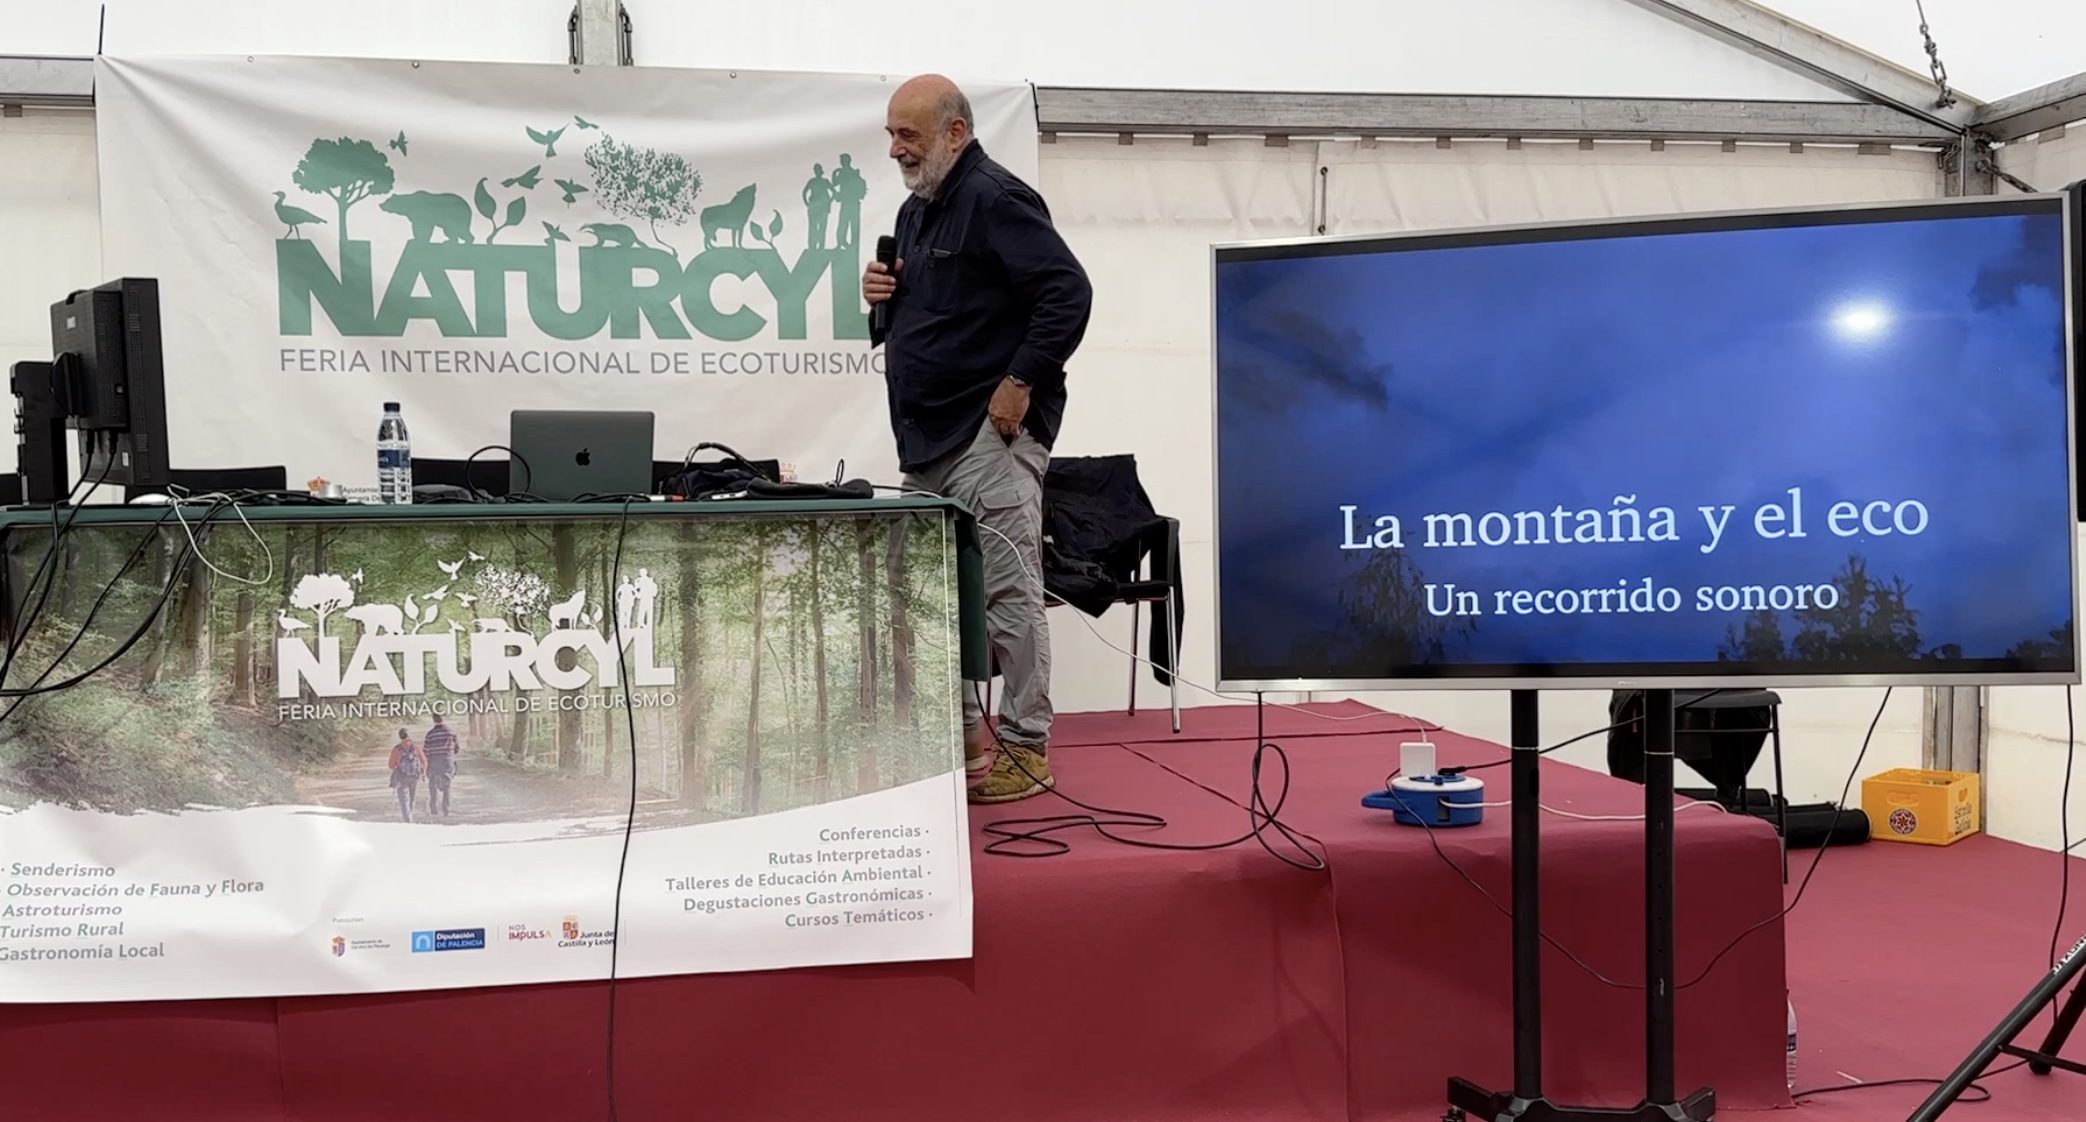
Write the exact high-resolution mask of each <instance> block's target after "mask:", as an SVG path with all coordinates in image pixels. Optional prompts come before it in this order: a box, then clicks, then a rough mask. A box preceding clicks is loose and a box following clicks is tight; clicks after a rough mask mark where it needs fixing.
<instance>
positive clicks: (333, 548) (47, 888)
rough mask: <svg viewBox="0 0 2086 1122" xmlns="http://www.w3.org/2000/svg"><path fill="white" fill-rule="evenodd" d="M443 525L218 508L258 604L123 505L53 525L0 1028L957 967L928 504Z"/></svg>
mask: <svg viewBox="0 0 2086 1122" xmlns="http://www.w3.org/2000/svg"><path fill="white" fill-rule="evenodd" d="M442 509H443V508H439V507H423V508H420V513H418V514H416V515H415V516H414V517H411V518H388V517H387V518H383V519H354V518H340V517H335V518H326V517H324V516H299V517H296V518H285V517H282V512H281V511H276V512H273V513H269V514H256V515H255V516H254V517H253V519H252V524H251V527H250V528H249V527H248V526H247V525H243V524H240V523H238V522H236V521H234V520H232V519H231V518H230V516H225V518H223V519H221V520H220V522H219V525H217V526H215V527H213V528H212V529H213V532H212V533H211V534H210V535H209V536H208V538H207V541H208V552H209V555H210V564H211V565H213V566H215V567H216V568H217V569H221V570H223V572H224V573H226V574H232V575H234V576H243V575H244V574H259V573H272V574H273V575H272V576H271V577H270V578H268V579H266V580H264V581H262V582H261V583H260V584H259V585H258V586H257V585H254V584H249V583H244V582H242V581H238V580H233V579H227V578H226V577H223V576H220V575H218V574H217V573H216V572H214V571H206V570H204V568H203V566H202V565H201V564H200V563H199V562H197V561H196V560H195V558H194V557H193V556H192V555H191V554H190V553H189V552H188V550H189V542H188V537H187V533H186V532H185V531H184V530H182V529H180V528H178V527H176V526H173V525H165V526H159V527H158V528H157V529H155V528H154V526H153V525H152V524H151V523H150V522H149V521H145V520H144V518H145V514H144V512H139V517H138V518H136V519H134V520H133V521H131V522H128V523H110V522H100V523H95V524H92V525H83V526H78V527H75V528H74V529H72V530H71V531H70V532H69V533H68V534H67V536H66V542H67V545H68V549H69V552H70V555H71V556H70V560H69V562H68V564H67V565H66V567H65V571H64V573H63V574H62V576H61V577H60V578H59V584H58V585H57V587H55V588H53V589H52V590H51V595H50V596H49V597H48V598H47V601H46V602H45V603H44V605H43V608H42V610H41V611H39V612H36V613H35V615H34V621H33V623H32V624H31V625H30V626H28V627H27V628H26V639H25V640H24V641H23V643H22V647H21V651H20V652H19V655H18V657H17V658H16V659H15V660H14V663H13V664H12V669H11V671H10V672H9V674H8V675H7V680H6V683H5V684H6V686H7V687H8V688H9V689H12V690H24V689H29V688H31V687H34V686H37V685H43V686H45V687H46V689H47V690H48V691H49V692H43V693H37V694H34V695H31V696H27V697H23V698H20V699H17V701H16V702H15V703H13V704H10V705H9V706H7V707H6V718H7V719H6V720H5V721H4V722H0V1002H10V1001H20V1002H68V1001H139V1000H159V999H172V998H213V997H245V996H267V995H289V994H317V993H350V992H358V991H381V990H417V989H444V988H451V987H463V986H486V985H503V984H520V983H537V982H558V981H571V980H581V979H601V978H605V977H608V976H609V970H610V963H611V958H610V955H611V952H612V950H613V951H614V952H615V954H616V957H615V959H614V966H615V969H616V971H617V974H618V976H624V977H634V976H643V975H658V974H682V973H706V972H716V971H738V970H773V969H782V968H788V967H795V966H830V965H839V964H848V963H862V962H893V961H910V960H919V959H946V958H962V957H966V956H968V955H969V954H970V952H971V891H970V863H969V858H970V848H969V845H968V844H967V838H966V833H965V807H964V787H963V782H962V777H961V772H960V767H959V761H960V759H961V743H962V736H961V716H960V694H959V693H958V690H960V689H961V688H962V683H961V681H960V671H959V667H958V661H957V660H958V650H959V646H960V643H959V640H958V638H957V619H958V602H957V596H956V588H955V580H954V572H955V568H954V553H953V545H952V542H951V539H950V537H949V525H948V522H947V521H946V520H945V519H944V518H943V517H941V516H940V514H939V512H936V513H933V514H928V513H918V512H915V513H905V512H902V511H898V510H894V509H891V508H888V507H887V508H886V510H885V512H883V513H877V514H871V515H854V516H841V517H833V518H826V519H819V520H806V519H805V518H803V517H801V516H797V517H788V518H785V517H781V516H771V517H754V516H748V515H715V516H709V517H700V516H697V517H690V516H687V515H685V514H677V513H675V512H676V511H678V510H680V509H682V508H672V509H668V508H663V507H662V508H653V509H652V510H650V511H647V512H645V513H644V514H643V515H641V516H639V517H636V518H633V519H632V520H631V522H630V524H629V525H628V526H627V528H626V527H625V526H624V524H623V523H622V521H621V519H620V516H619V515H618V514H617V513H616V511H615V508H613V507H610V508H609V513H607V514H598V513H597V514H591V515H576V516H573V517H570V518H565V517H558V518H544V517H537V518H530V519H516V518H509V519H505V520H501V519H486V518H478V519H471V520H463V519H456V518H449V517H444V516H442V515H441V514H440V513H438V512H439V511H440V510H442ZM46 521H47V520H46ZM227 523H229V525H228V526H227V525H226V524H227ZM44 524H45V523H42V522H38V521H37V520H36V519H34V518H33V517H31V518H29V519H28V520H27V521H26V522H18V523H17V524H15V525H14V526H12V527H11V528H10V529H9V531H8V533H7V534H6V536H5V538H4V541H5V544H6V547H7V550H8V556H7V564H8V567H9V571H10V572H12V573H14V574H16V575H17V579H20V577H21V574H24V573H26V572H29V571H32V570H34V569H35V568H36V566H37V564H38V562H39V561H40V560H41V558H42V556H43V551H44V547H45V545H46V544H47V543H48V541H49V535H48V533H47V532H46V533H43V534H41V535H39V534H38V533H37V532H36V530H37V527H39V526H42V525H44ZM249 529H250V531H251V532H250V533H249ZM155 538H156V540H157V543H158V546H157V548H158V549H160V550H162V551H163V552H164V554H165V556H166V558H167V559H168V563H167V566H166V568H167V569H168V570H169V571H171V572H173V573H174V574H175V575H174V577H173V579H174V586H173V587H174V592H173V594H172V595H171V597H168V598H167V601H166V603H165V605H164V607H163V608H157V607H156V605H157V603H158V601H159V599H160V596H159V592H158V590H159V589H160V588H162V587H164V583H163V582H164V581H165V580H166V579H167V578H166V576H164V575H161V574H155V572H154V571H153V567H152V565H151V563H149V562H143V561H141V560H140V554H141V552H144V550H145V547H146V546H148V545H150V544H151V543H152V542H153V541H154V539H155ZM177 566H179V568H177ZM183 570H185V573H184V572H183ZM104 589H109V590H111V594H110V595H109V596H107V597H106V598H104V597H103V596H102V595H101V592H102V590H104ZM148 624H149V626H148ZM133 636H141V637H142V638H141V641H138V642H135V643H132V644H131V645H129V646H128V647H127V648H126V647H125V646H124V644H125V643H126V642H128V641H129V640H130V638H131V637H133ZM112 652H120V653H112ZM104 662H107V665H106V666H101V665H100V664H102V663H104ZM47 667H49V668H52V669H50V670H49V671H48V672H45V668H47ZM90 670H92V673H89V671H90ZM75 677H80V678H81V680H80V681H78V682H77V683H76V684H73V685H70V686H68V687H66V688H64V689H50V684H51V683H54V682H64V681H70V680H71V679H73V678H75ZM633 798H634V799H635V802H634V803H633Z"/></svg>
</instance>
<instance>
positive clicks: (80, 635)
mask: <svg viewBox="0 0 2086 1122" xmlns="http://www.w3.org/2000/svg"><path fill="white" fill-rule="evenodd" d="M173 515H174V508H173V507H172V506H169V507H167V508H166V511H165V513H163V514H161V515H160V516H159V518H158V519H157V520H156V521H154V522H153V523H152V524H151V525H150V526H147V527H146V530H145V533H143V534H141V535H139V537H138V544H137V545H136V546H135V547H134V548H132V550H131V551H130V556H129V557H127V558H125V559H124V561H123V565H122V567H120V568H118V569H117V570H116V573H115V575H114V576H112V577H110V578H109V579H108V581H107V583H105V584H103V585H102V589H101V593H100V594H99V595H97V596H96V597H95V598H94V603H92V604H90V605H88V607H87V614H86V615H85V616H83V617H81V619H80V625H79V627H78V628H77V629H76V630H74V631H73V634H72V639H71V641H69V642H67V643H66V644H65V647H64V648H63V649H62V650H60V651H59V652H58V654H57V656H56V657H55V658H53V659H52V660H51V663H50V665H49V666H46V667H44V669H43V672H42V673H41V674H38V675H37V676H36V680H35V681H33V682H31V683H29V688H30V689H31V690H34V689H36V688H37V687H40V686H42V685H43V683H44V680H45V679H47V678H49V677H50V676H51V675H52V674H55V673H57V671H58V668H59V667H60V666H63V665H65V660H66V659H68V658H71V657H72V652H73V650H74V649H75V648H77V647H78V646H79V645H80V641H81V640H82V639H85V638H86V637H87V627H88V625H89V624H91V623H93V622H94V617H95V615H96V614H97V613H98V612H100V611H101V606H102V604H103V603H105V602H106V601H107V600H108V598H109V596H110V594H111V593H113V592H115V591H116V589H117V587H118V586H119V585H120V584H121V583H122V581H123V577H124V575H125V574H127V573H129V572H130V570H131V567H132V566H134V565H136V564H137V563H138V561H139V559H141V558H143V557H144V556H145V548H146V547H147V546H148V545H154V544H157V543H158V542H159V532H160V530H161V528H163V527H164V526H165V525H166V522H167V519H169V518H171V517H173ZM30 696H31V695H30V694H27V693H24V694H22V695H20V696H17V697H15V698H14V699H13V701H11V702H10V703H9V704H8V706H7V708H6V710H5V711H0V725H5V724H6V723H7V719H8V718H9V717H12V716H14V712H15V710H16V709H19V708H21V706H22V703H23V702H24V701H27V700H28V699H29V697H30Z"/></svg>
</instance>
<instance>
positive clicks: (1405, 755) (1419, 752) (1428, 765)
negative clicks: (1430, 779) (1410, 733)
mask: <svg viewBox="0 0 2086 1122" xmlns="http://www.w3.org/2000/svg"><path fill="white" fill-rule="evenodd" d="M1434 773H1435V772H1434V745H1432V744H1429V743H1427V742H1425V741H1412V740H1408V741H1406V742H1405V743H1403V744H1400V745H1399V746H1398V774H1399V775H1402V776H1404V777H1406V778H1407V779H1418V778H1421V777H1423V776H1428V775H1433V774H1434Z"/></svg>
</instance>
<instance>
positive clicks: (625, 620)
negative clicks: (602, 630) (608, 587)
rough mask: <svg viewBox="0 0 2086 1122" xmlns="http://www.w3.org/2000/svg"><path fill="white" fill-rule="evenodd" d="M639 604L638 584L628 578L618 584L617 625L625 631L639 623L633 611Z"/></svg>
mask: <svg viewBox="0 0 2086 1122" xmlns="http://www.w3.org/2000/svg"><path fill="white" fill-rule="evenodd" d="M636 606H637V586H636V585H634V584H631V583H630V582H629V581H628V580H625V581H624V582H623V583H621V584H619V585H617V586H616V626H617V627H620V628H621V629H623V630H624V631H628V630H630V629H631V628H632V627H635V626H636V625H637V621H636V620H635V619H634V618H633V611H634V609H635V608H636Z"/></svg>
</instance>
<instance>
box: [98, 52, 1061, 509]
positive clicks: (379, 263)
mask: <svg viewBox="0 0 2086 1122" xmlns="http://www.w3.org/2000/svg"><path fill="white" fill-rule="evenodd" d="M896 84H897V79H895V78H884V77H878V76H857V75H827V74H776V73H754V72H748V71H733V72H724V71H689V70H662V69H653V68H644V67H621V68H617V67H585V68H582V67H567V66H518V65H507V64H480V63H446V62H443V63H435V62H428V63H422V62H406V61H391V60H359V59H356V60H348V59H312V58H257V59H232V58H222V59H219V58H210V59H104V60H103V61H102V62H101V64H100V66H99V67H98V85H97V89H96V101H97V106H96V117H97V123H98V128H99V144H100V161H101V210H102V246H103V262H104V267H105V270H106V272H107V273H108V275H110V276H112V277H113V276H145V277H156V278H158V279H159V281H160V291H161V301H162V305H163V312H162V315H163V335H164V339H165V346H166V371H167V389H168V401H169V405H168V412H169V418H168V421H169V447H170V449H171V453H172V460H173V463H174V466H176V467H196V468H201V467H229V466H235V465H240V466H244V465H266V464H277V463H280V464H283V465H284V466H285V467H287V468H288V469H289V472H290V482H291V484H292V486H297V485H300V484H302V483H303V482H304V481H306V480H307V479H310V478H314V477H324V478H327V479H330V480H333V481H335V482H341V483H345V484H348V485H350V486H354V485H367V484H370V483H373V482H374V480H375V474H376V467H375V449H374V443H375V436H376V427H377V421H378V418H379V415H380V412H381V410H382V406H383V403H384V402H386V401H397V402H401V403H402V404H403V406H404V409H405V416H406V421H407V424H408V427H409V428H410V430H411V433H412V437H413V450H414V453H415V455H417V456H423V457H436V458H447V459H462V458H464V457H467V456H469V455H470V454H471V453H473V452H474V451H477V450H478V449H480V448H483V447H485V446H487V445H499V444H505V443H506V442H507V423H508V422H507V418H508V414H509V411H511V410H515V409H544V408H601V409H643V410H650V411H652V412H654V413H656V414H657V415H658V433H659V436H658V443H657V446H656V447H655V450H654V458H655V459H659V460H678V459H680V458H681V457H682V455H683V453H684V452H685V451H686V450H687V449H688V448H689V447H690V446H691V445H693V444H695V443H697V442H699V441H719V442H722V443H725V444H728V445H731V446H732V447H734V448H736V449H737V450H739V451H740V452H742V453H744V454H746V455H748V456H752V457H755V458H774V459H779V460H782V461H784V462H786V463H793V464H795V465H797V467H798V468H799V470H800V471H801V472H802V473H803V474H804V475H805V476H806V477H808V478H825V477H827V476H829V475H830V474H831V473H832V471H833V469H834V466H835V463H836V461H839V460H845V461H846V463H847V471H848V474H849V475H850V476H859V477H863V478H869V479H871V480H873V481H877V482H893V483H895V482H896V480H897V470H896V463H897V457H896V453H895V449H894V447H893V444H892V437H891V433H890V428H889V425H888V421H887V406H886V397H885V390H884V383H883V377H882V354H881V352H875V353H872V352H871V351H870V348H869V345H868V342H867V334H868V332H867V329H866V319H865V315H866V310H865V307H864V305H863V304H862V303H861V297H860V292H859V283H858V278H859V276H860V274H861V270H862V266H863V265H864V264H865V263H866V262H867V261H868V260H870V259H871V257H872V256H873V255H874V246H875V244H876V238H877V237H878V236H879V235H880V234H883V233H888V232H889V231H890V228H891V225H892V221H893V219H894V217H895V215H896V212H897V208H898V205H899V203H900V202H901V201H903V199H904V196H905V190H904V187H903V185H902V183H901V182H900V179H899V175H898V171H897V168H896V165H895V164H894V163H893V162H892V161H891V160H890V159H888V158H887V156H886V154H885V153H886V149H887V145H888V141H887V139H886V137H885V136H884V132H883V124H884V108H885V103H886V101H887V100H888V98H889V96H890V94H891V92H892V90H893V89H895V88H896ZM965 90H966V92H967V93H968V94H969V95H970V98H971V101H972V105H973V108H974V111H975V114H976V117H977V125H978V135H979V138H980V140H981V142H982V143H983V144H984V146H985V149H986V151H987V152H988V153H990V154H991V155H992V156H993V157H994V158H995V159H998V160H999V161H1001V162H1002V163H1004V164H1005V165H1006V166H1007V167H1008V168H1009V169H1010V170H1012V171H1013V172H1015V173H1016V174H1017V175H1020V176H1022V177H1023V178H1025V179H1028V180H1030V181H1031V182H1034V180H1035V177H1036V173H1037V150H1036V145H1037V136H1036V127H1035V112H1034V101H1033V97H1032V94H1031V92H1030V90H1029V88H1028V87H1027V86H1025V85H1016V84H1005V83H1000V84H985V83H965Z"/></svg>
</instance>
